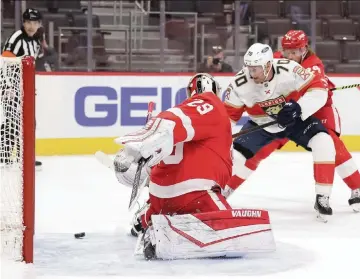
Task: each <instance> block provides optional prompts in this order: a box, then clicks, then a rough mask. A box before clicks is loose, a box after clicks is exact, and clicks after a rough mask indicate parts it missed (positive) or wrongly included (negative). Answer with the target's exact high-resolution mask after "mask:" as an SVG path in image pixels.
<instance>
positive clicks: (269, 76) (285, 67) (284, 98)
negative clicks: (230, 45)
mask: <svg viewBox="0 0 360 279" xmlns="http://www.w3.org/2000/svg"><path fill="white" fill-rule="evenodd" d="M244 63H245V67H244V69H243V70H242V71H240V72H239V73H238V74H237V75H236V76H235V78H234V79H233V81H232V82H231V83H230V85H229V87H228V88H227V92H226V98H225V106H226V108H227V111H228V114H229V116H230V118H231V120H232V121H234V123H236V122H237V121H238V120H239V119H240V118H241V116H242V114H243V113H244V112H245V111H246V112H247V113H248V115H249V117H250V120H249V121H248V122H247V123H246V124H245V125H244V126H243V127H242V129H243V130H246V129H249V128H252V127H254V126H257V125H261V124H265V123H268V122H270V121H274V120H276V121H277V124H275V125H272V126H269V127H267V128H265V129H259V130H257V131H256V132H254V133H251V134H247V135H244V136H241V137H239V138H237V139H236V140H235V141H234V149H235V153H236V154H235V161H234V166H236V164H240V161H241V162H242V163H243V162H244V161H245V159H249V158H251V157H252V156H254V154H256V153H257V152H258V151H259V150H260V149H261V148H262V147H264V146H265V145H267V144H269V143H270V142H272V141H273V140H274V139H279V138H288V139H290V140H292V141H293V142H295V143H296V144H297V145H300V146H302V147H304V148H305V149H307V150H309V151H312V154H313V161H314V178H315V192H316V199H315V209H316V211H317V212H318V216H319V217H320V219H321V220H324V221H326V215H332V209H331V207H330V204H329V198H330V195H331V190H332V185H333V180H334V169H335V148H334V143H333V141H332V139H331V137H330V136H329V134H328V132H327V129H326V128H325V127H324V126H323V124H322V123H321V121H319V120H318V119H316V118H315V117H313V116H312V115H313V114H314V113H315V112H316V111H318V110H319V109H320V108H321V107H322V106H324V105H325V103H326V100H327V83H326V81H324V80H322V79H321V77H319V76H315V75H314V74H312V73H311V72H308V71H307V70H305V69H304V68H303V67H302V66H301V65H299V64H298V63H296V62H294V61H290V60H287V59H273V52H272V50H271V48H270V46H268V45H265V44H260V43H256V44H254V45H252V46H251V47H250V48H249V49H248V51H247V52H246V54H245V56H244ZM241 171H243V168H242V169H241ZM241 175H242V177H243V176H244V175H246V174H241ZM289 183H291V182H290V181H289ZM231 192H232V189H231V188H230V187H228V186H227V187H226V190H225V191H224V194H225V195H226V196H227V195H229V194H230V193H231Z"/></svg>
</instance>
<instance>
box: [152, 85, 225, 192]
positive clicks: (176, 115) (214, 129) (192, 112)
mask: <svg viewBox="0 0 360 279" xmlns="http://www.w3.org/2000/svg"><path fill="white" fill-rule="evenodd" d="M157 118H162V119H168V120H171V121H174V122H175V123H176V125H175V128H174V150H173V153H172V154H171V155H170V156H168V157H166V158H165V159H164V160H163V161H161V162H160V163H159V164H158V165H156V166H154V167H153V168H152V170H151V175H150V184H149V191H150V193H151V194H152V195H153V196H156V197H158V198H172V197H177V196H180V195H183V194H186V193H189V192H193V191H200V190H209V189H211V188H212V187H213V186H215V185H219V186H220V187H221V188H223V187H224V186H225V184H226V182H227V181H228V179H230V177H231V172H232V159H231V147H232V136H231V124H230V121H229V118H228V114H227V112H226V109H225V107H224V105H223V104H222V102H221V100H220V99H219V97H217V96H216V95H215V94H214V93H210V92H209V93H202V94H199V95H196V96H194V97H192V98H190V99H187V100H186V101H184V102H183V103H182V104H180V105H178V106H176V107H173V108H171V109H168V110H167V111H164V112H161V113H160V114H159V115H158V116H157ZM214 170H215V171H214Z"/></svg>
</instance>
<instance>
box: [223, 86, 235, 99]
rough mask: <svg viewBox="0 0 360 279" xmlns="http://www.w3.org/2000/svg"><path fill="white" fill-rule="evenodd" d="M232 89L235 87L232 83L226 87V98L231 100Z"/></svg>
mask: <svg viewBox="0 0 360 279" xmlns="http://www.w3.org/2000/svg"><path fill="white" fill-rule="evenodd" d="M232 89H233V88H232V86H231V85H229V87H228V88H226V90H225V100H230V93H231V90H232Z"/></svg>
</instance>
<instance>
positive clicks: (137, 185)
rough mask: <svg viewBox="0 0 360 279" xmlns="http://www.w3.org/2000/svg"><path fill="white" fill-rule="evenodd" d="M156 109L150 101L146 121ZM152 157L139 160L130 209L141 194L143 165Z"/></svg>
mask: <svg viewBox="0 0 360 279" xmlns="http://www.w3.org/2000/svg"><path fill="white" fill-rule="evenodd" d="M153 109H154V103H153V102H150V103H149V105H148V114H147V116H146V123H147V122H148V121H149V120H150V118H151V116H152V112H153ZM149 159H150V158H147V159H144V158H141V159H140V160H139V162H138V166H137V169H136V173H135V178H134V182H133V185H132V190H131V196H130V202H129V210H132V209H133V207H134V204H135V201H137V200H138V198H139V195H140V191H139V188H140V186H141V185H140V177H141V171H142V169H143V167H144V166H145V164H146V162H147V161H148V160H149Z"/></svg>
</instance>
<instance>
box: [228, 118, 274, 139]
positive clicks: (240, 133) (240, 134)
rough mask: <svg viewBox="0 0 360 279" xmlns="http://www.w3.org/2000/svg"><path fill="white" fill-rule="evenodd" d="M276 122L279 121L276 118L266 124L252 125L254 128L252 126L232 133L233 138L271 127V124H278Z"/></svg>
mask: <svg viewBox="0 0 360 279" xmlns="http://www.w3.org/2000/svg"><path fill="white" fill-rule="evenodd" d="M276 123H277V121H276V120H274V121H270V122H268V123H265V124H262V125H258V126H255V127H252V128H250V129H246V130H243V131H240V132H238V133H236V134H233V135H232V138H233V139H236V138H238V137H240V136H243V135H247V134H250V133H253V132H256V131H258V130H261V129H264V128H266V127H269V126H271V125H274V124H276Z"/></svg>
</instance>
